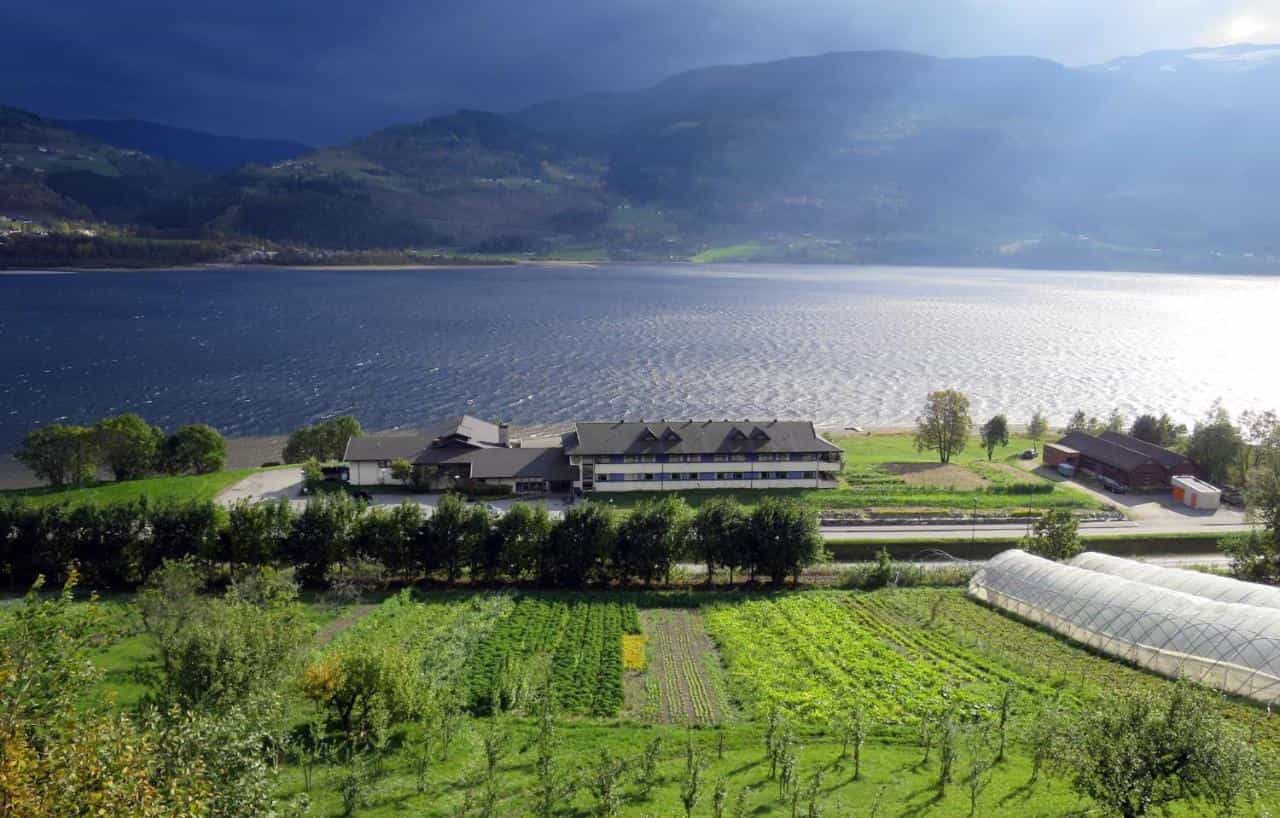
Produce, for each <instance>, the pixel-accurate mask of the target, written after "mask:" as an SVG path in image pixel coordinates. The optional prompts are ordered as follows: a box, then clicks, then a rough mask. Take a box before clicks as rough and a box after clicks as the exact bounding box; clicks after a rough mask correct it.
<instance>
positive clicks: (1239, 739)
mask: <svg viewBox="0 0 1280 818" xmlns="http://www.w3.org/2000/svg"><path fill="white" fill-rule="evenodd" d="M1063 727H1064V728H1065V729H1063V730H1062V731H1060V732H1061V733H1063V734H1064V740H1061V741H1056V742H1053V743H1051V746H1053V747H1054V753H1053V756H1052V757H1051V758H1050V764H1051V765H1052V767H1053V768H1054V769H1056V770H1057V771H1059V772H1060V773H1061V774H1062V775H1063V776H1065V777H1066V778H1067V779H1068V780H1069V781H1070V782H1071V786H1072V788H1073V789H1074V790H1075V791H1076V792H1077V793H1079V794H1080V795H1082V796H1085V797H1086V798H1089V799H1090V800H1092V801H1093V802H1094V803H1096V804H1097V805H1098V807H1099V808H1100V809H1101V810H1102V811H1103V812H1104V813H1105V814H1107V815H1117V816H1121V818H1139V816H1144V815H1149V814H1152V813H1154V812H1157V811H1164V810H1166V809H1168V808H1170V807H1171V806H1172V805H1174V804H1176V803H1179V802H1181V803H1182V804H1183V805H1184V806H1187V807H1189V808H1190V810H1191V814H1197V815H1202V814H1206V813H1207V812H1209V811H1215V812H1220V813H1222V814H1227V813H1229V812H1230V810H1231V809H1232V808H1233V807H1235V806H1236V805H1238V804H1239V803H1240V802H1242V801H1249V800H1252V798H1253V797H1254V796H1255V795H1256V793H1257V791H1258V788H1259V787H1260V785H1261V783H1262V778H1263V773H1262V765H1261V762H1260V760H1259V757H1258V754H1257V752H1256V751H1255V750H1254V748H1253V746H1252V744H1251V743H1250V742H1249V740H1248V738H1247V737H1246V736H1245V735H1244V734H1243V732H1242V731H1241V730H1239V729H1237V728H1236V727H1235V726H1233V725H1231V724H1230V723H1228V722H1227V720H1226V719H1224V718H1223V717H1222V716H1220V715H1218V713H1217V712H1216V707H1215V702H1214V700H1213V694H1211V693H1209V692H1207V691H1204V690H1202V689H1199V688H1193V687H1192V686H1190V685H1187V684H1182V683H1180V684H1178V685H1177V686H1176V687H1175V688H1174V690H1173V692H1172V693H1170V694H1168V695H1152V694H1136V695H1128V696H1122V697H1120V698H1119V699H1118V700H1116V699H1110V700H1108V701H1107V702H1106V703H1105V704H1101V705H1097V706H1094V707H1093V708H1092V709H1089V710H1086V711H1085V712H1084V713H1082V714H1081V715H1080V716H1078V717H1075V718H1073V719H1071V723H1070V724H1067V725H1063Z"/></svg>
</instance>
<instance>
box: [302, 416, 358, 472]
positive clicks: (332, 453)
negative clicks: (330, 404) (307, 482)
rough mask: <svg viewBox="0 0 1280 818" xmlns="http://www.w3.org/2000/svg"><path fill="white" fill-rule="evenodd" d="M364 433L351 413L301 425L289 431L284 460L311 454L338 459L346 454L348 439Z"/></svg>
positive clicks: (323, 459)
mask: <svg viewBox="0 0 1280 818" xmlns="http://www.w3.org/2000/svg"><path fill="white" fill-rule="evenodd" d="M363 434H364V429H363V428H362V427H361V426H360V421H358V420H356V419H355V418H354V417H352V416H351V415H339V416H337V417H333V418H329V419H328V420H324V421H321V422H320V423H316V424H313V425H311V426H304V427H302V428H301V429H298V430H297V431H295V432H294V433H293V434H291V435H289V440H288V441H287V442H286V443H285V446H284V452H283V456H284V462H286V463H301V462H303V461H305V460H309V459H312V458H314V459H315V460H319V461H320V462H322V463H323V462H326V461H331V460H341V459H342V458H343V457H344V456H345V455H346V452H347V442H348V441H349V440H351V438H353V437H360V436H362V435H363Z"/></svg>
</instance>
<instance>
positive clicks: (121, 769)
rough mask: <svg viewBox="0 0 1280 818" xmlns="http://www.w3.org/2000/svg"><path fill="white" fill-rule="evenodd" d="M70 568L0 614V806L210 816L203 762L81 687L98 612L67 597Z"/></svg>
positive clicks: (44, 813)
mask: <svg viewBox="0 0 1280 818" xmlns="http://www.w3.org/2000/svg"><path fill="white" fill-rule="evenodd" d="M77 579H78V577H77V575H76V574H75V572H74V571H73V572H72V573H71V576H70V577H69V578H68V580H67V583H66V585H64V586H63V589H62V593H61V594H53V595H44V594H41V593H40V591H41V589H42V587H43V582H42V581H37V582H36V584H35V585H34V586H33V587H32V589H31V593H30V594H28V595H27V597H26V598H25V599H24V600H23V601H22V602H21V603H20V604H18V605H15V606H13V607H12V608H11V609H10V610H9V611H8V612H7V614H6V616H4V617H0V762H2V763H0V814H3V815H6V816H9V815H12V816H23V817H24V818H62V816H68V815H83V814H86V813H85V808H86V805H92V807H93V812H94V814H101V815H129V816H133V817H134V818H164V817H165V816H172V815H191V816H198V815H210V814H212V811H211V801H212V798H213V787H212V784H211V782H210V781H209V778H208V775H207V771H206V769H205V768H204V767H203V765H201V764H199V763H196V762H195V760H193V759H192V758H191V756H190V754H189V753H182V752H173V751H172V750H171V748H170V747H168V746H166V743H165V742H164V740H163V736H161V735H159V734H158V733H157V731H155V730H152V729H149V725H148V724H146V723H143V722H139V721H137V720H135V719H133V718H130V717H129V716H125V715H112V714H108V713H106V712H105V711H104V710H102V709H101V708H100V707H99V706H98V704H97V702H96V698H95V697H93V696H91V695H90V691H91V690H92V686H93V685H94V684H95V683H96V682H97V680H98V678H99V675H100V672H99V671H98V670H97V669H96V667H95V666H94V664H93V663H92V662H91V661H90V654H91V652H92V651H93V650H95V649H96V648H97V646H98V644H99V640H100V639H101V637H102V634H103V632H104V628H105V627H106V624H105V622H106V620H105V619H104V617H103V612H102V610H101V608H100V607H99V606H98V604H97V602H96V601H94V600H90V601H89V602H88V603H76V602H75V601H74V597H73V592H74V589H75V587H76V582H77Z"/></svg>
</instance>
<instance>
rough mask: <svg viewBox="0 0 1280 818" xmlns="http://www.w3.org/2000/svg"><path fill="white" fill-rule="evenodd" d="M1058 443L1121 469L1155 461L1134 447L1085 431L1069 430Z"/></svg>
mask: <svg viewBox="0 0 1280 818" xmlns="http://www.w3.org/2000/svg"><path fill="white" fill-rule="evenodd" d="M1058 445H1059V446H1067V447H1069V448H1072V449H1075V450H1076V451H1077V452H1079V453H1080V454H1082V455H1084V456H1085V457H1088V458H1090V459H1092V460H1096V461H1098V462H1099V463H1105V464H1107V465H1108V466H1112V467H1113V468H1117V469H1121V470H1123V471H1133V470H1134V469H1136V468H1138V467H1139V466H1142V465H1144V464H1147V463H1155V462H1156V460H1155V458H1153V457H1151V456H1150V455H1147V454H1145V453H1143V452H1140V451H1137V450H1136V449H1131V448H1129V447H1127V446H1122V445H1120V444H1119V443H1115V442H1113V441H1110V440H1104V439H1103V438H1100V437H1094V436H1093V435H1091V434H1087V433H1085V432H1070V433H1068V434H1067V436H1066V437H1064V438H1062V439H1061V440H1059V441H1058Z"/></svg>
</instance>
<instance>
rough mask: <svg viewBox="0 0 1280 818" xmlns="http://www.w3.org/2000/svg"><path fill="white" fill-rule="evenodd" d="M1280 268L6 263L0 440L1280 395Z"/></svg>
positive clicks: (1264, 403)
mask: <svg viewBox="0 0 1280 818" xmlns="http://www.w3.org/2000/svg"><path fill="white" fill-rule="evenodd" d="M1277 315H1280V278H1270V277H1243V276H1242V277H1225V276H1195V275H1170V274H1150V273H1143V274H1128V273H1095V272H1056V271H1055V272H1046V271H1022V270H972V269H942V268H894V267H812V266H783V265H710V266H693V265H678V264H672V265H641V264H604V265H597V266H591V267H586V266H557V265H546V266H542V265H524V266H515V267H498V268H466V269H418V270H358V271H335V270H319V269H278V268H267V269H259V268H252V269H246V268H230V269H201V270H175V271H146V272H122V273H112V272H93V273H82V274H71V275H20V274H6V275H0V450H6V449H11V448H13V447H14V446H15V445H16V443H17V442H18V440H19V439H20V438H21V436H22V434H23V433H24V432H26V431H27V430H28V429H29V428H31V427H32V426H33V425H35V424H37V423H45V422H50V421H54V420H62V421H64V422H89V421H92V420H94V419H96V418H98V417H101V416H103V415H107V414H112V413H117V412H126V411H135V412H138V413H140V414H142V415H143V416H145V417H146V418H147V419H148V420H150V421H151V422H153V423H157V424H161V425H164V426H173V425H175V424H178V423H183V422H192V421H205V422H208V423H211V424H213V425H215V426H217V427H219V428H220V429H222V430H223V431H224V432H225V433H227V434H231V435H247V434H257V433H271V432H280V431H287V430H289V429H292V428H294V427H296V426H298V425H300V424H302V423H304V422H307V421H310V420H313V419H315V418H319V417H322V416H325V415H329V414H333V413H341V412H351V413H354V414H355V415H357V416H358V417H359V418H360V419H361V421H362V422H363V423H364V424H365V426H366V427H367V428H390V427H394V426H413V425H416V424H419V423H421V422H422V421H424V420H426V419H429V418H433V417H439V416H442V415H446V414H450V413H457V412H473V413H476V414H479V415H483V416H485V417H493V418H505V419H509V420H513V421H515V422H517V423H531V422H550V421H562V420H572V419H589V418H594V419H609V418H621V417H623V416H628V417H648V418H659V417H668V418H675V417H681V418H684V417H708V416H714V417H717V418H719V417H748V416H750V417H758V418H773V417H802V418H813V419H815V420H817V421H819V422H820V423H822V424H826V425H841V426H842V425H846V424H859V425H901V424H906V423H910V421H911V419H912V418H913V417H914V415H915V413H916V411H917V407H918V406H919V405H920V403H921V402H922V400H923V398H924V395H925V393H926V392H928V391H929V390H930V389H935V388H940V387H946V386H953V387H957V388H960V389H963V390H965V391H966V392H968V393H969V395H970V396H971V398H972V399H973V402H974V406H975V415H976V416H985V415H987V414H989V413H992V412H995V411H1003V412H1006V413H1007V414H1008V415H1009V416H1010V418H1011V420H1012V421H1013V422H1015V423H1017V422H1024V421H1025V418H1026V417H1028V416H1030V414H1031V412H1032V411H1033V410H1035V409H1036V408H1042V409H1043V410H1045V411H1046V412H1047V413H1048V414H1049V415H1050V417H1051V419H1053V420H1054V421H1055V422H1060V421H1062V420H1065V418H1066V417H1067V416H1068V415H1069V414H1070V413H1071V412H1072V411H1074V410H1075V409H1077V408H1083V409H1085V410H1086V411H1088V412H1091V413H1095V414H1098V415H1104V414H1105V413H1107V412H1108V411H1110V409H1112V408H1119V409H1120V410H1121V411H1123V412H1124V413H1125V414H1127V415H1134V414H1136V413H1138V412H1142V411H1157V412H1158V411H1168V412H1170V413H1171V414H1173V415H1175V416H1177V417H1179V418H1181V419H1183V420H1189V419H1191V418H1193V417H1196V416H1199V415H1200V414H1201V413H1203V412H1204V411H1205V410H1206V409H1207V408H1208V407H1209V405H1210V404H1211V403H1212V402H1213V401H1214V400H1215V399H1216V398H1221V399H1222V400H1223V402H1224V403H1225V404H1226V405H1227V406H1228V407H1229V408H1231V409H1232V410H1235V411H1239V410H1241V409H1246V408H1260V407H1280V368H1277V366H1276V351H1277V344H1276V340H1275V339H1276V337H1277V334H1276V329H1277V327H1276V323H1275V322H1276V316H1277Z"/></svg>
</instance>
